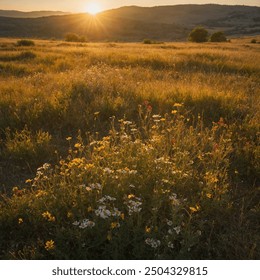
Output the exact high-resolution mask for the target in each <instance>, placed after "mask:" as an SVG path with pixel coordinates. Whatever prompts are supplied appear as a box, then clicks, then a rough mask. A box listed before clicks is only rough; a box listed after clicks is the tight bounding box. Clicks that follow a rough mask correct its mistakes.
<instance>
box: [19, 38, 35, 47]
mask: <svg viewBox="0 0 260 280" xmlns="http://www.w3.org/2000/svg"><path fill="white" fill-rule="evenodd" d="M16 45H17V46H18V47H31V46H35V43H34V41H32V40H24V39H23V40H18V41H17V42H16Z"/></svg>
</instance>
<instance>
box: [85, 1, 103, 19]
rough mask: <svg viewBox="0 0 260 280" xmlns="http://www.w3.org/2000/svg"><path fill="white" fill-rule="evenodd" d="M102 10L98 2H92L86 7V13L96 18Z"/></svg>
mask: <svg viewBox="0 0 260 280" xmlns="http://www.w3.org/2000/svg"><path fill="white" fill-rule="evenodd" d="M101 10H102V8H101V6H100V4H99V3H98V2H90V3H88V4H87V5H86V12H87V13H89V14H91V15H93V16H95V15H96V14H98V13H99V12H101Z"/></svg>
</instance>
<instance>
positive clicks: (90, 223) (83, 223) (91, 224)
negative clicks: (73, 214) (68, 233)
mask: <svg viewBox="0 0 260 280" xmlns="http://www.w3.org/2000/svg"><path fill="white" fill-rule="evenodd" d="M72 224H73V225H74V226H78V227H79V228H80V229H85V228H93V227H94V226H95V223H94V222H93V221H90V220H89V219H84V220H82V221H81V222H79V221H75V222H74V223H72Z"/></svg>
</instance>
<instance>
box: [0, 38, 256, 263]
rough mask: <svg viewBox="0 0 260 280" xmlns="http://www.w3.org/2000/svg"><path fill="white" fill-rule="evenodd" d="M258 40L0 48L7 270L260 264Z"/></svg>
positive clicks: (1, 250)
mask: <svg viewBox="0 0 260 280" xmlns="http://www.w3.org/2000/svg"><path fill="white" fill-rule="evenodd" d="M256 39H259V38H257V37H256ZM250 40H251V39H250V38H245V39H232V41H231V42H230V43H204V44H195V43H159V44H151V45H145V44H142V43H110V42H107V43H67V42H62V41H47V40H45V41H43V40H34V42H35V45H34V46H21V45H20V46H19V44H17V43H16V42H17V40H14V39H0V258H1V259H259V258H260V253H259V214H260V213H259V211H260V207H259V171H260V165H259V163H260V161H259V155H260V149H259V124H260V116H259V113H260V110H259V109H260V108H259V105H260V99H259V93H260V80H259V77H260V45H259V44H251V43H250Z"/></svg>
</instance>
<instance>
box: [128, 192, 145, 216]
mask: <svg viewBox="0 0 260 280" xmlns="http://www.w3.org/2000/svg"><path fill="white" fill-rule="evenodd" d="M125 204H126V206H127V208H128V214H129V216H131V215H132V214H133V213H139V212H140V211H141V210H142V207H141V206H142V204H143V203H142V199H141V198H140V197H136V196H135V195H133V194H130V195H128V197H127V201H126V202H125Z"/></svg>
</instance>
